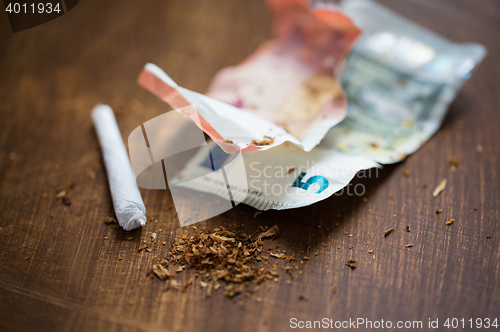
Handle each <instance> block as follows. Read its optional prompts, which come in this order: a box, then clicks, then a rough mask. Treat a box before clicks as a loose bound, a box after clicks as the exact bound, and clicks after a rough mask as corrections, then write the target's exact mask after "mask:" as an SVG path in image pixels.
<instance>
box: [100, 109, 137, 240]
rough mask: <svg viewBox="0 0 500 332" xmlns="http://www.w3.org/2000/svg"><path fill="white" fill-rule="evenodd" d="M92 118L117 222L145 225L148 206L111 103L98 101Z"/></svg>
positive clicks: (125, 226)
mask: <svg viewBox="0 0 500 332" xmlns="http://www.w3.org/2000/svg"><path fill="white" fill-rule="evenodd" d="M92 121H93V122H94V128H95V131H96V133H97V139H98V140H99V145H100V146H101V152H102V157H103V159H104V165H105V166H106V172H107V174H108V181H109V190H110V191H111V197H112V199H113V205H114V207H115V214H116V218H117V219H118V223H119V224H120V226H121V227H122V228H123V229H124V230H126V231H130V230H133V229H135V228H138V227H141V226H144V225H146V207H145V206H144V202H143V201H142V196H141V193H140V192H139V188H138V187H137V183H136V181H135V176H134V172H133V171H132V166H131V165H130V160H129V158H128V154H127V150H126V148H125V144H124V143H123V140H122V137H121V134H120V130H119V129H118V125H117V123H116V119H115V116H114V114H113V110H112V109H111V107H109V106H108V105H102V104H99V105H97V106H96V107H94V109H93V110H92Z"/></svg>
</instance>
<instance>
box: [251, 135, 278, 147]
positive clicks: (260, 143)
mask: <svg viewBox="0 0 500 332" xmlns="http://www.w3.org/2000/svg"><path fill="white" fill-rule="evenodd" d="M273 143H274V137H273V138H271V137H269V136H264V139H263V140H262V141H256V140H254V139H253V140H252V145H253V146H263V145H271V144H273Z"/></svg>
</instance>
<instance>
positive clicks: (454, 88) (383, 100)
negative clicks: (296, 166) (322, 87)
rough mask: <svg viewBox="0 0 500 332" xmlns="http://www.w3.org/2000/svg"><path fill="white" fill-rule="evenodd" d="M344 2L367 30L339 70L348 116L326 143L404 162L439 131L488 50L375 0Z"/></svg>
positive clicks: (378, 159)
mask: <svg viewBox="0 0 500 332" xmlns="http://www.w3.org/2000/svg"><path fill="white" fill-rule="evenodd" d="M341 7H342V9H343V11H344V13H346V14H347V15H349V16H350V17H351V18H352V19H353V20H354V22H355V23H356V24H357V25H358V26H360V27H361V28H362V29H363V35H362V36H361V37H360V39H359V40H358V42H357V43H356V45H355V47H354V48H353V50H352V52H351V53H350V54H349V56H348V58H347V59H346V61H345V63H344V65H343V71H342V75H341V79H342V85H343V87H344V90H345V92H346V94H347V98H348V116H347V118H346V119H345V120H344V121H343V122H342V123H341V124H340V125H338V126H336V127H335V128H333V129H332V130H331V131H330V132H329V133H328V134H327V135H326V137H325V139H324V140H323V142H322V144H321V146H322V147H323V148H326V149H336V150H338V151H343V152H346V153H349V154H353V155H362V156H365V157H369V158H371V159H373V160H374V161H376V162H379V163H383V164H388V163H394V162H398V161H401V160H402V159H404V158H405V157H406V156H407V155H409V154H411V153H413V152H415V151H416V150H417V149H418V148H419V147H420V146H422V145H423V144H424V143H425V142H426V141H427V140H428V139H429V138H430V137H431V136H432V135H433V134H434V133H435V132H436V131H437V130H438V129H439V127H440V126H441V123H442V121H443V119H444V116H445V115H446V112H447V110H448V107H449V105H450V104H451V102H452V101H453V100H454V99H455V96H456V94H457V92H458V91H459V89H460V88H461V86H462V85H463V83H464V82H465V80H466V79H468V78H469V77H470V75H471V71H472V70H473V69H474V67H475V66H476V65H477V64H478V63H479V62H481V60H482V59H483V58H484V56H485V55H486V49H485V48H484V47H483V46H482V45H479V44H475V43H469V44H456V43H453V42H451V41H449V40H446V39H444V38H442V37H440V36H438V35H437V34H435V33H433V32H431V31H428V30H426V29H424V28H422V27H420V26H418V25H416V24H414V23H412V22H410V21H408V20H406V19H405V18H403V17H401V16H399V15H397V14H395V13H393V12H391V11H390V10H388V9H387V8H384V7H383V6H381V5H379V4H377V3H376V2H374V1H371V0H345V1H344V2H343V3H342V4H341Z"/></svg>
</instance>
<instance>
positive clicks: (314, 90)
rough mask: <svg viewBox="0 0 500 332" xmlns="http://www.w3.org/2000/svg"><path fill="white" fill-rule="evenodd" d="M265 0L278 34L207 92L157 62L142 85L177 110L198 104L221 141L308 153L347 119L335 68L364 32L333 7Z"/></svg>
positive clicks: (208, 129)
mask: <svg viewBox="0 0 500 332" xmlns="http://www.w3.org/2000/svg"><path fill="white" fill-rule="evenodd" d="M267 3H268V6H269V8H270V10H271V13H272V16H273V31H274V39H273V40H270V41H267V42H265V43H263V44H262V45H261V46H260V47H259V48H258V49H257V50H256V51H255V52H254V53H253V54H252V55H250V56H249V57H248V58H247V59H246V60H245V61H243V62H242V63H241V64H239V65H237V66H235V67H230V68H225V69H223V70H221V71H220V72H219V73H218V74H217V75H216V76H215V78H214V79H213V81H212V83H211V84H210V87H209V90H208V92H207V94H206V95H201V94H198V93H196V92H193V91H190V90H188V89H184V88H182V87H180V86H178V85H177V84H176V83H175V82H174V81H173V80H172V79H171V78H170V77H169V76H168V75H167V74H166V73H165V72H163V71H162V70H161V69H160V68H158V67H157V66H155V65H152V64H147V65H146V66H145V67H144V70H143V71H142V73H141V74H140V76H139V79H138V83H139V84H140V85H141V86H143V87H144V88H146V89H147V90H149V91H150V92H152V93H153V94H155V95H156V96H158V97H159V98H161V99H162V100H164V101H165V102H167V103H168V104H169V105H170V106H171V107H172V108H173V109H180V108H183V107H186V106H188V105H195V106H196V109H197V110H198V113H199V114H198V115H196V116H195V115H192V119H193V121H195V123H197V121H198V123H197V125H198V126H199V127H200V128H201V129H202V130H203V131H204V132H205V133H207V134H208V135H209V136H210V137H211V138H212V139H213V140H214V141H215V142H223V141H231V142H233V143H234V144H236V145H238V146H239V148H240V149H241V151H242V152H248V151H255V150H267V149H270V148H273V147H276V146H278V145H280V144H282V143H283V142H285V141H290V142H292V143H294V144H295V145H297V146H298V147H299V148H301V149H303V150H304V151H310V150H311V149H313V148H314V147H315V146H316V145H317V144H319V142H320V141H321V140H322V139H323V137H324V136H325V134H326V133H327V132H328V130H329V129H330V128H332V127H333V126H335V125H336V124H338V123H339V122H340V121H342V120H343V119H344V118H345V116H346V98H345V95H344V93H343V91H342V88H341V85H340V83H339V82H338V80H337V77H336V76H335V69H336V68H337V66H338V64H339V63H340V62H341V61H342V59H343V58H344V57H345V55H346V54H347V53H348V52H349V50H350V48H351V46H352V45H353V43H354V41H355V40H356V38H357V36H358V35H359V34H360V30H359V29H358V28H357V27H356V26H355V25H354V24H353V23H352V21H351V20H350V19H349V18H348V17H347V16H346V15H344V14H342V13H341V12H340V10H339V8H338V7H336V6H334V5H331V4H323V3H319V2H318V4H317V5H312V6H310V4H309V1H308V0H268V1H267ZM188 116H191V115H188ZM198 116H199V120H198Z"/></svg>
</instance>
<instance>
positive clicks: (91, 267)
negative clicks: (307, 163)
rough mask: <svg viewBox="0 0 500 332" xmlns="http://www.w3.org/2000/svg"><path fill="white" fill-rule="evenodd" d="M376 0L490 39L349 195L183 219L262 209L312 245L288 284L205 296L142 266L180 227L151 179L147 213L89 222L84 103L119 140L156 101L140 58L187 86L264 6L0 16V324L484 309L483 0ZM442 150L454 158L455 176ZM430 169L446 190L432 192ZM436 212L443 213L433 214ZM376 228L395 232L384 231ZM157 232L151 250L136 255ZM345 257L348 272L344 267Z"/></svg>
mask: <svg viewBox="0 0 500 332" xmlns="http://www.w3.org/2000/svg"><path fill="white" fill-rule="evenodd" d="M382 2H383V3H384V4H386V5H388V6H389V7H391V8H393V9H394V10H396V11H398V12H400V13H402V14H404V15H406V16H407V17H409V18H411V19H412V20H414V21H416V22H419V23H420V24H422V25H424V26H426V27H428V28H430V29H432V30H434V31H436V32H438V33H440V34H442V35H444V36H445V37H447V38H450V39H452V40H454V41H459V42H466V41H477V42H480V43H482V44H484V45H485V46H486V47H487V48H488V52H489V54H488V56H487V57H486V59H485V60H484V62H483V63H482V64H481V65H480V66H479V68H478V69H477V71H476V72H475V73H474V75H473V76H472V79H471V80H470V81H468V82H467V84H466V85H465V86H464V88H463V90H462V91H461V92H460V94H459V95H458V97H457V99H456V101H455V102H454V103H453V104H452V106H451V108H450V110H449V114H448V115H447V117H446V120H445V122H444V124H443V126H442V128H441V129H440V130H439V132H438V133H437V134H436V135H435V136H434V137H433V138H432V139H431V140H430V141H429V142H428V143H426V144H425V145H424V146H423V147H422V148H421V149H420V150H418V151H417V152H416V153H415V154H414V155H412V156H410V157H409V158H408V159H407V160H406V161H405V162H403V163H400V164H397V165H392V166H385V167H384V168H383V169H382V170H380V171H379V172H378V176H377V177H375V176H374V177H372V178H370V179H357V180H355V181H356V182H358V183H362V184H363V185H365V186H366V189H367V194H366V195H365V196H364V197H356V196H348V195H342V196H338V197H337V196H334V197H331V198H329V199H327V200H325V201H323V202H320V203H318V204H315V205H313V206H310V207H306V208H301V209H297V210H288V211H269V212H265V213H263V214H261V215H259V216H257V217H256V218H253V216H254V213H255V210H253V209H251V208H250V207H248V206H243V205H240V206H237V207H236V208H235V209H233V210H231V211H228V212H226V213H225V214H223V215H220V216H218V217H215V218H212V219H211V220H209V221H206V222H203V223H201V224H200V226H209V227H215V226H219V225H225V224H232V223H238V224H243V225H244V229H246V230H248V231H254V230H255V229H256V228H257V227H258V226H259V225H268V226H271V225H273V224H277V225H278V226H279V227H280V229H281V232H282V234H281V236H280V237H279V238H278V239H276V240H275V244H277V245H279V246H280V248H281V249H285V250H287V252H289V253H293V254H294V255H296V256H297V257H301V256H303V255H309V256H311V259H310V260H309V261H306V262H304V263H303V264H301V269H302V270H303V271H304V272H303V274H301V275H297V278H295V279H294V280H293V282H292V284H290V285H289V284H287V283H285V282H284V281H285V280H287V279H288V276H286V274H285V273H282V277H281V279H282V280H281V281H280V282H279V283H274V282H270V283H266V284H264V287H263V289H262V290H261V291H260V294H259V296H260V297H261V298H262V302H261V303H257V302H256V301H255V300H254V299H246V298H244V299H235V300H230V299H227V298H225V297H224V296H222V294H216V295H214V296H212V297H210V298H206V297H205V292H204V291H203V290H202V289H201V288H199V287H198V286H196V287H191V288H189V289H188V291H187V292H186V293H184V294H181V293H179V292H164V291H163V289H164V284H163V283H162V282H160V281H159V280H157V279H156V280H151V279H149V278H147V277H146V275H145V272H146V270H147V269H148V268H149V267H150V266H151V265H152V263H153V262H155V261H157V260H158V258H159V257H161V256H163V255H164V254H165V252H166V248H165V247H164V246H162V245H161V244H160V243H161V241H167V242H170V240H172V239H174V238H175V237H179V236H180V235H181V234H183V233H186V232H187V230H186V229H182V228H180V227H179V225H178V221H177V218H176V216H175V212H173V211H172V210H170V211H165V210H163V209H162V206H166V205H168V204H170V203H171V197H170V194H169V193H168V192H165V191H154V190H149V191H148V190H144V191H143V192H142V193H143V197H144V201H145V204H146V207H147V209H148V216H150V217H151V216H154V217H157V219H158V222H149V223H148V225H147V226H146V227H144V228H143V229H141V230H136V231H134V232H131V233H126V232H124V231H122V230H120V229H118V228H117V227H115V226H109V225H105V224H104V223H103V218H104V217H105V216H110V215H112V213H113V210H112V204H111V199H110V195H109V192H108V187H107V182H106V181H107V179H106V174H105V172H104V171H103V168H102V160H101V156H100V151H99V148H98V145H97V141H96V137H95V134H94V132H93V129H92V125H91V121H90V110H91V109H92V108H93V106H95V105H96V104H97V103H98V102H103V103H107V104H110V105H111V106H112V107H113V108H114V109H115V110H116V112H117V113H118V115H119V126H120V129H121V132H122V134H123V136H124V137H127V136H128V134H129V133H130V131H131V130H132V129H134V128H135V127H137V126H138V125H140V124H141V123H143V122H144V121H146V120H149V119H151V118H152V117H154V116H156V115H158V114H161V113H162V112H164V111H166V110H167V107H166V105H165V104H163V103H162V102H160V101H159V100H157V99H156V98H155V97H154V96H152V95H150V94H149V93H148V92H146V91H144V90H143V89H142V88H140V87H139V86H138V85H137V84H136V83H135V81H136V78H137V75H138V73H139V72H140V70H141V68H142V66H143V65H144V64H145V63H146V62H153V63H155V64H157V65H159V66H160V67H162V68H163V69H165V70H166V71H167V72H168V73H169V74H170V75H171V76H172V78H173V79H174V80H176V81H177V82H178V83H179V84H180V85H182V86H185V87H187V88H190V89H193V90H195V91H199V92H203V91H204V90H205V89H206V88H207V85H208V83H209V81H210V79H211V77H212V76H213V75H214V74H215V73H216V72H217V71H218V70H219V69H221V68H223V67H225V66H228V65H233V64H236V63H238V62H239V61H241V60H242V59H243V58H245V56H247V55H248V54H249V53H251V52H252V51H253V50H254V49H255V48H256V47H257V45H258V44H259V43H260V42H262V41H264V40H266V39H267V38H269V36H270V32H269V31H270V29H269V25H270V21H269V16H268V13H267V10H266V7H265V4H264V3H263V2H262V1H245V2H243V1H229V0H220V1H215V2H209V1H202V0H190V1H180V0H176V1H153V0H149V1H97V0H88V1H80V3H79V4H78V6H77V7H76V8H75V9H73V10H72V11H70V12H69V13H68V14H66V15H64V16H62V17H60V18H58V19H56V20H53V21H51V22H49V23H47V24H44V25H42V26H39V27H36V28H32V29H29V30H26V31H22V32H19V33H16V34H12V33H11V32H10V31H7V33H6V32H5V31H4V30H5V29H10V28H9V27H8V25H7V24H6V15H5V14H4V13H2V14H0V17H1V20H0V23H1V24H0V27H1V28H2V29H3V30H2V32H1V34H0V36H2V37H1V38H0V43H1V44H0V45H1V47H2V50H1V52H0V101H1V103H0V118H1V120H0V149H1V151H0V156H1V158H0V259H1V262H2V263H1V265H0V330H1V331H93V330H102V331H174V330H184V331H234V330H244V331H256V330H259V331H281V330H287V329H288V328H289V321H290V318H292V317H296V318H298V319H301V320H318V319H322V318H324V317H328V318H331V319H334V320H348V319H349V318H352V319H356V318H358V317H363V318H367V319H370V320H381V319H384V320H393V321H397V320H422V321H423V322H424V324H426V323H427V321H428V319H429V318H431V319H435V318H439V319H440V320H444V319H446V318H448V317H451V318H453V317H456V318H465V319H467V320H468V319H469V318H474V319H475V318H486V317H489V318H495V317H496V318H500V317H499V313H500V246H499V244H500V225H499V217H500V216H499V206H500V201H499V197H500V186H499V172H500V161H499V157H500V133H499V125H500V113H499V109H500V94H499V93H498V91H499V89H500V79H499V77H500V44H499V43H498V38H499V32H500V2H498V1H496V0H491V1H487V0H480V1H468V0H440V1H435V0H419V1H416V0H406V1H400V0H397V1H396V0H385V1H382ZM4 23H5V24H4ZM4 46H5V47H4ZM463 124H465V127H463ZM477 144H481V145H482V146H483V148H484V152H483V153H482V154H478V153H477V152H476V145H477ZM451 155H456V156H458V157H459V160H460V162H459V165H458V168H457V171H456V172H454V173H452V172H450V169H449V166H448V162H447V159H448V157H449V156H451ZM403 169H408V170H409V171H410V172H411V176H410V177H405V176H404V175H403V174H402V170H403ZM443 178H447V179H448V185H447V188H446V190H445V191H444V192H443V193H442V194H441V195H440V196H439V197H437V198H432V191H433V189H434V187H435V186H436V185H437V184H438V183H439V182H440V181H441V179H443ZM71 182H74V184H75V186H74V188H73V189H72V190H71V191H70V193H69V197H70V199H71V201H72V205H71V206H65V205H63V204H62V203H61V201H60V200H59V199H57V198H56V197H55V191H56V188H58V187H60V186H65V185H67V184H69V183H71ZM390 197H392V199H391V198H390ZM436 209H443V210H444V212H443V213H442V214H436V213H435V211H436ZM475 209H477V210H475ZM450 218H454V219H455V220H456V221H455V223H454V224H453V225H451V226H446V225H445V222H446V221H447V220H449V219H450ZM320 226H321V228H320ZM407 226H410V229H411V232H406V231H405V229H406V227H407ZM391 227H393V228H395V229H396V232H394V233H393V234H391V235H389V236H388V237H387V238H384V231H385V230H386V229H388V228H391ZM160 229H162V232H161V233H158V234H159V240H160V241H159V243H158V245H157V246H156V247H154V251H153V252H151V253H148V252H145V251H142V252H140V253H139V252H137V247H138V246H139V244H140V242H141V241H142V239H147V238H149V236H150V234H151V232H153V231H156V232H159V230H160ZM344 232H348V233H349V234H352V235H353V236H352V237H349V236H348V235H346V234H344ZM486 235H491V238H490V239H487V238H486ZM129 236H132V237H133V239H132V240H126V238H127V237H129ZM106 237H107V239H106ZM322 244H326V245H327V246H326V247H324V246H323V245H322ZM406 244H413V247H412V248H406V247H405V245H406ZM308 245H310V248H309V247H308ZM339 247H340V249H338V248H339ZM349 247H353V248H352V249H349ZM369 250H374V253H373V254H372V255H370V254H369V253H368V251H369ZM315 252H317V253H318V255H317V256H315V255H314V253H315ZM118 255H120V256H121V257H122V260H119V259H118ZM373 257H375V258H374V259H373ZM27 258H29V259H27ZM351 258H354V259H356V260H357V261H358V266H357V268H356V269H355V270H351V269H350V268H349V267H347V266H345V265H344V264H345V262H346V261H347V260H349V259H351ZM180 278H181V280H184V279H182V278H187V274H185V275H184V276H182V277H180ZM333 285H336V286H337V289H338V291H337V293H336V294H334V293H333V292H332V291H331V290H330V288H331V287H332V286H333ZM301 295H304V296H306V297H308V298H309V301H299V296H301ZM240 300H243V302H244V305H243V306H240V305H237V302H238V301H240ZM129 301H133V302H134V305H129V303H128V302H129ZM424 326H425V325H424Z"/></svg>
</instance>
